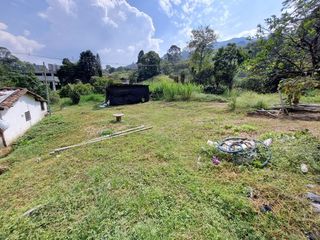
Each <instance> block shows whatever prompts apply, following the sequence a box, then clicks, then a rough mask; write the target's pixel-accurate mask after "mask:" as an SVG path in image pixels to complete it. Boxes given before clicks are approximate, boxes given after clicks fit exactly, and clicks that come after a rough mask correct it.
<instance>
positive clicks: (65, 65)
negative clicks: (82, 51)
mask: <svg viewBox="0 0 320 240" xmlns="http://www.w3.org/2000/svg"><path fill="white" fill-rule="evenodd" d="M57 75H58V78H59V79H60V82H61V85H63V86H64V85H66V84H69V83H76V78H77V64H74V63H72V62H71V61H70V60H69V59H68V58H64V59H63V60H62V66H61V67H60V68H59V70H58V71H57Z"/></svg>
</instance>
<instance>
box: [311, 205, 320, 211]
mask: <svg viewBox="0 0 320 240" xmlns="http://www.w3.org/2000/svg"><path fill="white" fill-rule="evenodd" d="M311 205H312V207H313V211H314V212H315V213H320V203H311Z"/></svg>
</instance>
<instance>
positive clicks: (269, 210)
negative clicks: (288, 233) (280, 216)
mask: <svg viewBox="0 0 320 240" xmlns="http://www.w3.org/2000/svg"><path fill="white" fill-rule="evenodd" d="M260 211H261V212H263V213H265V212H272V208H271V206H269V205H267V204H263V205H262V206H261V207H260Z"/></svg>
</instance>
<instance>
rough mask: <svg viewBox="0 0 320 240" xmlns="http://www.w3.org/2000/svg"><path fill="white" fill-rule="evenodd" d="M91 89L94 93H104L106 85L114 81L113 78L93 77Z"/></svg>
mask: <svg viewBox="0 0 320 240" xmlns="http://www.w3.org/2000/svg"><path fill="white" fill-rule="evenodd" d="M92 79H93V83H92V85H93V90H94V92H95V93H101V94H104V93H105V92H106V87H108V86H109V85H111V84H113V83H114V80H113V79H111V78H108V77H105V76H103V77H93V78H92Z"/></svg>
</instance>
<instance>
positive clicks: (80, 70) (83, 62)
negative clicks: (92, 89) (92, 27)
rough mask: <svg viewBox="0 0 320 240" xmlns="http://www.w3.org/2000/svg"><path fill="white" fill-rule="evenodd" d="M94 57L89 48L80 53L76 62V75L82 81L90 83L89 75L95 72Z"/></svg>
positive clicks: (95, 62)
mask: <svg viewBox="0 0 320 240" xmlns="http://www.w3.org/2000/svg"><path fill="white" fill-rule="evenodd" d="M97 72H98V71H97V61H96V57H95V56H94V55H93V53H92V52H91V51H90V50H87V51H84V52H82V53H80V59H79V62H78V64H77V77H78V78H79V79H81V81H82V82H83V83H90V82H91V77H92V76H95V75H98V74H97Z"/></svg>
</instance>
